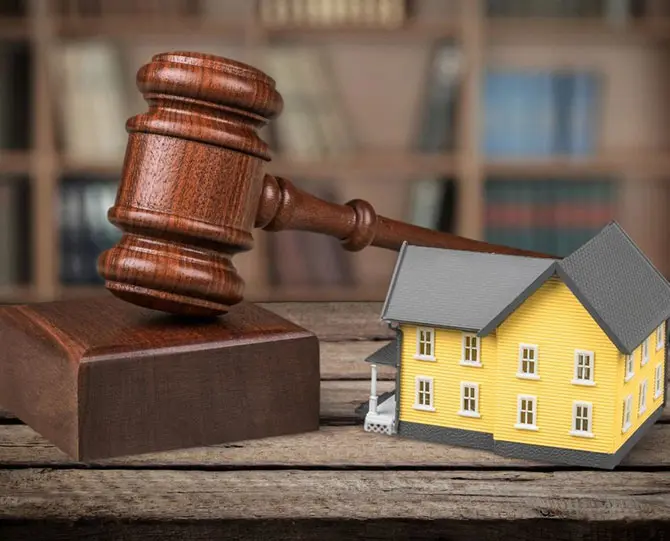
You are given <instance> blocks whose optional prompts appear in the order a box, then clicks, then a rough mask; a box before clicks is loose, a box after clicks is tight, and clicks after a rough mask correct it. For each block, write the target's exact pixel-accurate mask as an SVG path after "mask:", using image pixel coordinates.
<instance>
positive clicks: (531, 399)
mask: <svg viewBox="0 0 670 541" xmlns="http://www.w3.org/2000/svg"><path fill="white" fill-rule="evenodd" d="M523 400H526V401H529V402H530V403H532V404H533V407H532V413H533V423H532V424H529V423H522V422H521V402H522V401H523ZM514 428H520V429H522V430H538V428H537V397H536V396H533V395H528V394H520V395H517V401H516V424H515V425H514Z"/></svg>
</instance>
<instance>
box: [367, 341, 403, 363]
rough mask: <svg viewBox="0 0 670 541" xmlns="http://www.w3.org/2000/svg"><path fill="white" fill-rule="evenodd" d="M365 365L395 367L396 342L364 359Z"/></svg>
mask: <svg viewBox="0 0 670 541" xmlns="http://www.w3.org/2000/svg"><path fill="white" fill-rule="evenodd" d="M365 362H366V363H371V364H383V365H386V366H396V365H397V363H398V344H397V341H396V340H393V341H392V342H389V343H388V344H386V345H385V346H384V347H382V348H379V349H378V350H377V351H375V352H374V353H373V354H372V355H369V356H368V357H367V358H366V359H365Z"/></svg>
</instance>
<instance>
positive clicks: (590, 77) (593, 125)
mask: <svg viewBox="0 0 670 541" xmlns="http://www.w3.org/2000/svg"><path fill="white" fill-rule="evenodd" d="M573 87H574V90H573V95H572V102H571V104H570V117H569V118H570V145H569V152H570V154H571V155H573V156H591V155H593V154H595V153H596V151H597V133H598V126H597V118H598V114H597V113H598V111H597V107H598V94H599V87H600V84H599V78H598V76H597V74H595V73H592V72H585V71H581V72H576V73H574V74H573Z"/></svg>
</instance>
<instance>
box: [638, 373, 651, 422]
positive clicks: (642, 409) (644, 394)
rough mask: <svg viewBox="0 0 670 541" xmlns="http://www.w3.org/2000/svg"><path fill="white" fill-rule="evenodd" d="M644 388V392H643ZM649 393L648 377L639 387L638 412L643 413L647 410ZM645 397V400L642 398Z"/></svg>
mask: <svg viewBox="0 0 670 541" xmlns="http://www.w3.org/2000/svg"><path fill="white" fill-rule="evenodd" d="M643 390H644V392H642V391H643ZM648 394H649V380H647V379H646V378H645V379H643V380H642V381H641V382H640V388H639V389H638V395H637V399H638V408H637V414H638V415H642V414H643V413H644V412H645V411H647V395H648ZM643 398H644V400H642V399H643Z"/></svg>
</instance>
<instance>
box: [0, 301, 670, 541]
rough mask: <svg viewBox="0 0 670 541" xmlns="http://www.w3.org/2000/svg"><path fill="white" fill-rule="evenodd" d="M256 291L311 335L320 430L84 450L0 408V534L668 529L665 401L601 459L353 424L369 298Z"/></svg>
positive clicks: (434, 535) (370, 335) (469, 536)
mask: <svg viewBox="0 0 670 541" xmlns="http://www.w3.org/2000/svg"><path fill="white" fill-rule="evenodd" d="M265 306H266V307H268V308H270V309H271V310H274V311H275V312H277V313H279V314H280V315H282V316H284V317H287V318H289V319H291V320H293V321H295V322H296V323H298V324H300V325H302V326H304V327H306V328H309V329H311V330H313V331H314V332H315V333H316V334H317V335H318V336H319V337H320V339H321V355H322V360H321V372H322V387H321V388H322V411H321V429H320V431H319V432H314V433H310V434H304V435H300V436H292V437H279V438H271V439H266V440H256V441H247V442H240V443H236V444H232V445H221V446H215V447H208V448H200V449H191V450H187V451H177V452H169V453H160V454H153V455H144V456H136V457H129V458H123V459H115V460H105V461H100V462H97V463H93V464H87V465H84V464H81V463H77V462H74V461H72V460H70V459H68V457H66V456H65V455H64V454H63V453H61V452H60V451H58V450H57V449H56V448H54V447H53V446H52V445H50V444H48V443H47V442H46V441H45V440H44V439H43V438H41V437H40V436H39V435H37V434H36V433H35V432H34V431H33V430H31V429H30V428H28V427H27V426H25V425H23V424H21V423H20V422H19V421H18V420H17V419H15V418H14V417H13V416H12V415H11V413H9V412H0V419H1V420H0V423H2V424H0V539H1V540H3V541H5V540H9V539H20V540H22V541H23V540H33V539H35V540H37V539H95V540H104V539H124V540H125V539H138V540H158V539H161V540H163V539H203V540H204V539H221V538H226V539H252V538H253V539H257V538H259V539H260V538H262V539H274V538H290V539H319V540H326V539H353V538H358V537H360V538H370V539H383V540H386V539H392V538H412V539H447V540H453V539H465V540H474V541H477V540H489V539H514V540H536V539H543V538H544V539H551V540H555V539H560V540H576V539H608V540H617V541H625V540H630V539H643V540H652V539H656V540H660V539H670V472H669V469H670V452H668V451H667V450H666V444H667V443H668V441H669V440H670V427H669V425H668V424H667V423H668V416H665V417H664V418H663V419H662V420H661V422H660V423H658V424H657V426H656V427H655V428H654V429H653V431H652V432H651V434H650V435H648V436H647V437H646V438H645V439H644V440H643V441H642V442H641V443H640V444H639V445H638V446H637V447H636V448H635V449H634V451H633V452H632V453H631V455H630V456H629V457H628V458H627V459H626V461H625V463H624V465H622V466H621V467H619V468H618V469H617V470H616V471H614V472H608V471H589V470H581V469H577V468H569V467H556V466H550V465H546V464H537V463H529V462H525V461H520V460H513V459H507V458H502V457H497V456H495V455H492V454H489V453H487V452H482V451H474V450H469V449H459V448H453V447H447V446H442V445H437V444H425V443H420V442H416V441H412V440H403V439H400V438H397V437H389V436H383V435H377V434H368V433H365V432H363V429H362V427H361V419H359V418H357V416H356V415H355V414H354V409H355V407H356V406H358V405H359V404H360V403H361V402H364V401H365V400H367V397H368V393H369V388H370V387H369V375H370V374H369V366H368V365H367V364H366V363H364V362H363V359H364V358H365V357H366V356H367V355H368V354H370V353H372V352H373V351H375V350H376V349H377V348H379V347H381V346H382V345H383V344H384V343H385V341H387V340H389V339H391V338H392V334H391V332H390V331H389V330H388V329H387V328H386V326H385V325H384V324H382V323H381V322H380V321H379V313H380V309H381V306H380V305H379V304H375V303H309V304H297V303H295V304H269V305H265ZM392 378H393V372H392V371H391V370H389V369H384V368H381V369H380V373H379V379H380V380H381V381H380V383H379V391H380V392H383V391H386V390H389V389H391V388H392V387H393V381H392ZM296 392H299V390H296ZM1 400H2V397H0V401H1Z"/></svg>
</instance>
